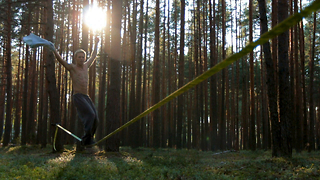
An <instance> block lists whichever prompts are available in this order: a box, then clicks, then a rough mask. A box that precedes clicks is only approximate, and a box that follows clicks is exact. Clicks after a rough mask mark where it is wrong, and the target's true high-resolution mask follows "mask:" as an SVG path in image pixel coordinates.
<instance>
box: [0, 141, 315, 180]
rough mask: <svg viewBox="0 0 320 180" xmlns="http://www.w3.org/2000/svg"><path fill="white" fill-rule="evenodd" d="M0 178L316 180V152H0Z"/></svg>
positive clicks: (22, 148) (10, 149) (27, 149)
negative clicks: (286, 155)
mask: <svg viewBox="0 0 320 180" xmlns="http://www.w3.org/2000/svg"><path fill="white" fill-rule="evenodd" d="M0 179H68V180H71V179H76V180H81V179H85V180H88V179H103V180H104V179H116V180H118V179H130V180H131V179H139V180H140V179H204V180H207V179H320V151H315V152H311V153H308V152H302V153H299V154H297V153H293V157H292V158H290V159H285V158H272V157H271V152H270V151H262V150H258V151H224V152H211V151H208V152H203V151H196V150H176V149H157V150H154V149H149V148H139V149H131V148H128V147H121V148H120V152H105V151H100V150H99V149H98V148H97V147H94V148H91V149H86V150H84V151H83V152H76V150H75V147H74V146H65V149H64V151H63V152H62V153H52V147H49V146H48V147H47V148H40V147H39V146H12V147H4V148H3V147H2V148H0Z"/></svg>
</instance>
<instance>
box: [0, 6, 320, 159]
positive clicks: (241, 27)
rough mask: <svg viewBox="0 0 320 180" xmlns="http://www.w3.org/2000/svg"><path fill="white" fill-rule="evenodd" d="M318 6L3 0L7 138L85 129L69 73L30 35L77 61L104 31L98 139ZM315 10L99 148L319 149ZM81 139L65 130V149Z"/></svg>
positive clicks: (0, 49)
mask: <svg viewBox="0 0 320 180" xmlns="http://www.w3.org/2000/svg"><path fill="white" fill-rule="evenodd" d="M314 2H315V4H319V2H318V1H317V0H316V1H314ZM310 3H311V1H310V2H309V1H308V0H306V1H298V0H278V1H276V0H272V1H269V0H267V1H265V0H258V1H253V0H235V1H234V0H230V1H228V0H227V1H226V0H209V1H208V0H180V1H178V0H144V1H137V0H95V1H94V0H69V1H67V0H53V1H50V0H0V17H1V18H0V21H1V24H0V62H1V66H0V72H1V73H0V94H1V95H0V138H1V142H2V146H3V147H6V146H8V145H10V144H14V145H27V144H31V145H40V146H41V147H46V146H47V145H48V144H50V143H52V141H53V135H54V126H52V124H56V123H60V124H61V125H62V126H63V127H65V128H66V129H68V130H69V131H70V132H72V133H74V134H76V135H77V136H79V137H81V136H82V133H83V127H82V124H81V122H80V121H79V118H78V117H77V113H76V109H75V107H74V105H73V102H72V98H71V97H72V94H73V89H72V82H71V78H70V73H69V72H68V71H67V70H66V69H65V68H64V67H63V66H62V65H61V64H59V63H58V61H56V60H55V56H54V55H53V53H52V52H51V51H50V50H49V49H48V48H44V47H38V48H31V47H29V46H28V45H26V44H25V43H24V42H23V41H22V38H23V37H25V36H27V35H29V34H30V33H33V34H36V35H38V36H40V37H42V38H44V39H46V40H49V41H51V42H53V43H54V45H55V47H56V49H57V50H58V52H59V53H60V55H61V56H62V58H63V59H65V60H66V61H67V62H68V63H73V61H74V59H73V53H74V52H75V51H76V50H77V49H79V48H81V49H84V50H85V51H86V52H87V54H88V55H90V54H91V52H92V51H93V45H94V38H95V37H97V36H98V37H99V38H100V43H99V49H98V56H97V60H96V61H95V63H94V65H93V66H92V67H91V68H90V71H89V85H88V89H89V92H88V94H89V96H90V97H91V99H92V101H93V102H94V103H95V106H96V108H97V110H98V114H99V115H98V116H99V126H98V129H97V133H96V136H95V139H96V140H99V139H102V138H103V137H105V136H106V135H107V134H109V133H111V132H113V131H114V130H116V129H117V128H119V127H121V126H122V125H124V124H125V123H127V122H129V121H130V120H131V119H133V118H135V117H136V116H138V115H139V114H140V113H142V112H144V111H145V110H147V109H148V108H150V107H152V106H153V105H155V104H157V103H158V102H159V101H161V100H162V99H164V98H166V97H167V96H169V95H170V94H171V93H173V92H175V91H176V90H178V89H179V88H181V87H183V86H184V85H185V84H186V83H188V82H191V81H192V80H193V79H195V78H196V77H198V76H199V75H201V74H202V73H204V72H206V71H207V70H208V69H210V68H211V67H214V66H215V65H217V64H218V63H220V62H222V61H223V60H224V59H226V58H227V57H229V56H231V55H232V54H235V53H237V52H239V51H240V50H241V49H243V48H244V47H245V46H246V45H247V44H249V43H250V42H253V41H255V40H257V39H258V38H259V37H260V36H261V35H262V34H263V33H265V32H267V31H269V30H270V29H272V28H273V27H275V26H277V24H279V23H280V22H282V21H283V20H285V19H286V18H288V17H290V16H292V15H294V14H295V13H298V12H300V11H301V10H302V9H303V8H305V7H306V6H307V5H308V4H310ZM318 6H319V5H318ZM98 7H99V9H98ZM280 7H281V8H280ZM93 8H96V9H93ZM92 9H93V11H91V14H90V15H89V14H88V13H87V12H90V10H92ZM98 10H101V11H102V12H100V13H92V12H97V11H98ZM310 14H311V15H310V16H307V17H305V18H304V19H303V20H302V21H299V22H298V23H296V24H294V25H293V26H292V27H290V28H289V29H288V30H287V31H284V32H281V34H280V35H279V36H277V37H275V38H273V39H271V40H270V41H268V42H267V43H265V44H263V45H262V46H257V47H256V48H255V49H254V50H253V51H251V52H250V53H248V54H247V55H245V56H242V57H241V58H239V59H237V61H235V62H234V63H232V64H231V65H229V66H227V67H226V68H224V69H222V70H221V71H219V72H217V73H216V74H214V75H213V76H211V77H209V78H208V79H205V80H203V81H202V82H201V83H199V84H197V85H196V86H195V87H193V88H191V89H189V90H188V91H186V92H184V93H182V94H181V95H179V96H178V97H177V98H174V99H172V100H171V101H169V102H167V103H166V104H164V105H163V106H161V107H159V108H157V109H155V110H154V111H153V112H151V113H148V114H147V115H146V116H144V117H142V118H141V119H139V120H138V121H136V122H135V123H132V124H131V125H130V126H128V127H127V128H125V129H123V130H122V131H121V132H119V133H117V134H115V135H113V136H111V137H110V138H108V139H106V141H104V142H103V143H100V144H99V145H98V146H99V148H101V149H105V150H106V151H115V152H117V151H119V147H120V146H130V147H132V148H138V147H151V148H176V149H196V150H202V151H223V150H231V149H232V150H252V151H255V150H257V149H262V150H272V156H285V157H291V156H292V151H293V150H295V151H296V152H302V151H305V150H306V151H315V150H318V149H319V148H320V146H319V143H320V109H319V106H320V99H319V95H320V91H319V89H320V88H319V80H320V79H319V78H320V72H319V70H320V69H319V57H318V56H317V54H318V53H319V48H318V46H319V38H318V35H319V31H320V26H319V25H318V24H317V21H318V19H319V16H317V15H318V14H317V12H316V11H315V12H313V13H310ZM89 16H90V17H91V19H86V18H89ZM91 23H92V24H91ZM97 25H101V26H100V27H99V26H97ZM318 27H319V28H318ZM76 142H77V141H76V140H75V139H74V138H73V137H72V136H69V135H68V134H66V133H64V132H62V131H59V133H58V137H57V145H56V146H57V150H58V151H59V150H61V149H63V146H64V145H70V144H71V145H72V144H75V143H76ZM77 148H78V149H81V148H83V147H81V146H80V144H79V143H77Z"/></svg>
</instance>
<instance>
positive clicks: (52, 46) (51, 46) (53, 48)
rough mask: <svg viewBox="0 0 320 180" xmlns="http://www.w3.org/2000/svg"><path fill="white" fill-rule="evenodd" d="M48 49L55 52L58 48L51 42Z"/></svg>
mask: <svg viewBox="0 0 320 180" xmlns="http://www.w3.org/2000/svg"><path fill="white" fill-rule="evenodd" d="M46 47H47V48H49V49H50V50H51V51H55V50H56V48H55V47H54V44H53V43H52V42H50V45H46Z"/></svg>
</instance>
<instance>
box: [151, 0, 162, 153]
mask: <svg viewBox="0 0 320 180" xmlns="http://www.w3.org/2000/svg"><path fill="white" fill-rule="evenodd" d="M159 26H160V0H156V20H155V45H154V46H155V50H154V65H153V68H154V70H153V85H152V97H153V104H156V103H158V102H159V101H160V83H159V82H160V52H159V51H160V42H159V41H160V30H159ZM160 127H161V124H160V110H159V109H157V110H155V111H154V112H153V147H154V148H159V147H160V145H161V142H160V141H161V135H160Z"/></svg>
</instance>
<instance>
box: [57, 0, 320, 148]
mask: <svg viewBox="0 0 320 180" xmlns="http://www.w3.org/2000/svg"><path fill="white" fill-rule="evenodd" d="M318 9H320V0H315V1H313V2H312V3H310V4H309V5H308V6H307V7H306V8H304V9H303V10H301V11H300V12H298V13H295V14H293V15H291V16H290V17H288V18H287V19H285V20H284V21H282V22H281V23H279V24H278V25H276V26H275V27H274V28H272V29H271V30H270V31H268V32H266V33H264V34H262V35H261V37H260V38H259V39H258V40H256V41H254V42H251V43H249V44H248V45H247V46H246V47H244V48H243V49H242V50H241V51H239V52H238V53H235V54H232V55H231V56H230V57H228V58H226V59H224V60H223V61H221V62H220V63H218V64H216V65H215V66H213V67H212V68H210V69H209V70H207V71H206V72H204V73H203V74H201V75H199V76H198V77H196V78H195V79H194V80H192V81H190V82H189V83H187V84H185V85H184V86H182V87H181V88H179V89H178V90H176V91H175V92H173V93H171V94H170V95H168V96H167V97H166V98H164V99H162V100H161V101H159V102H158V103H157V104H155V105H153V106H151V107H150V108H149V109H147V110H145V111H144V112H142V113H141V114H139V115H138V116H136V117H135V118H133V119H131V120H130V121H128V122H127V123H125V124H124V125H122V126H120V127H119V128H118V129H116V130H114V131H113V132H111V133H110V134H108V135H106V136H105V137H104V138H102V139H100V140H99V141H97V142H96V143H94V144H92V145H90V146H86V147H91V146H95V145H97V144H99V143H101V142H102V141H104V140H106V139H108V138H109V137H111V136H113V135H114V134H116V133H118V132H120V131H122V130H123V129H124V128H126V127H128V126H130V125H131V124H133V123H134V122H136V121H138V120H139V119H141V118H143V117H144V116H146V115H147V114H149V113H151V112H153V111H154V110H156V109H158V108H159V107H161V106H163V105H164V104H166V103H167V102H169V101H171V100H172V99H174V98H176V97H177V96H179V95H180V94H182V93H184V92H186V91H188V90H189V89H191V88H193V87H194V86H196V85H197V84H199V83H201V82H202V81H204V80H206V79H208V78H209V77H211V76H213V75H214V74H216V73H217V72H219V71H221V70H222V69H224V68H226V67H227V66H229V65H230V64H232V63H233V62H235V61H237V60H238V59H240V58H241V57H243V56H245V55H246V54H248V53H250V52H251V51H253V49H254V48H255V47H257V46H258V45H263V44H265V43H267V42H268V41H269V40H270V39H272V38H275V37H277V36H278V35H280V34H281V33H283V32H285V31H287V30H288V29H289V28H291V27H292V26H293V25H295V24H297V23H298V22H300V21H301V20H302V18H304V17H307V16H309V15H310V14H311V13H313V12H315V11H317V10H318ZM53 125H55V126H56V132H55V136H54V141H53V147H54V149H55V142H56V137H57V132H58V128H60V129H62V130H63V131H65V132H66V133H68V134H70V135H71V136H73V137H74V138H76V139H77V140H79V141H82V140H81V139H80V138H79V137H77V136H76V135H74V134H72V133H71V132H69V131H68V130H66V129H64V128H63V127H62V126H60V125H59V124H53Z"/></svg>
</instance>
